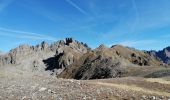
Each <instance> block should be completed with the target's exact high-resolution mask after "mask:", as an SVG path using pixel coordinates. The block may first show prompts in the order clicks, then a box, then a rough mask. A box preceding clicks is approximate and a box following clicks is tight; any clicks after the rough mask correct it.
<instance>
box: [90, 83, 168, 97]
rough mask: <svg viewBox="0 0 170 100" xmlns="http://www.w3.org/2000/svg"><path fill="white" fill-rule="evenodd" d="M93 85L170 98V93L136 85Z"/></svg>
mask: <svg viewBox="0 0 170 100" xmlns="http://www.w3.org/2000/svg"><path fill="white" fill-rule="evenodd" d="M91 83H92V84H95V85H101V86H109V87H116V88H120V89H125V90H132V91H137V92H143V93H147V94H156V95H162V96H170V93H167V92H159V91H154V90H149V89H146V88H142V87H137V86H135V85H125V84H115V83H105V82H91Z"/></svg>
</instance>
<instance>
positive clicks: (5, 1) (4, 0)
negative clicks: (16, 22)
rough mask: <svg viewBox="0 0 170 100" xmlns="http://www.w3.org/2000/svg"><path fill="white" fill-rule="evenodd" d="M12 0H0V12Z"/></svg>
mask: <svg viewBox="0 0 170 100" xmlns="http://www.w3.org/2000/svg"><path fill="white" fill-rule="evenodd" d="M13 1H14V0H1V1H0V12H1V11H3V10H4V9H5V8H6V7H8V6H9V5H10V4H11V3H12V2H13Z"/></svg>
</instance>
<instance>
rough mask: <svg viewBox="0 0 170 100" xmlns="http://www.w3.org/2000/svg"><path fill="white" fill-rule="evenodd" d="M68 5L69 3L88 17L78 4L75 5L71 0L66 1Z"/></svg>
mask: <svg viewBox="0 0 170 100" xmlns="http://www.w3.org/2000/svg"><path fill="white" fill-rule="evenodd" d="M65 1H66V2H67V3H69V4H70V5H72V6H73V7H74V8H76V9H77V10H78V11H80V12H81V13H82V14H84V15H88V13H87V12H86V11H85V10H83V9H82V8H81V7H79V6H78V5H77V4H75V3H74V2H73V1H71V0H65Z"/></svg>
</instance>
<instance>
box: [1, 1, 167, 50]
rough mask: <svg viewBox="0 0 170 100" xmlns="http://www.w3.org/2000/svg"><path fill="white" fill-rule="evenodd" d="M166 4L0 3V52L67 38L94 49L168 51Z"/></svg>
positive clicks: (144, 2) (92, 2)
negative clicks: (166, 48) (127, 47)
mask: <svg viewBox="0 0 170 100" xmlns="http://www.w3.org/2000/svg"><path fill="white" fill-rule="evenodd" d="M169 5H170V0H0V50H1V51H9V50H10V49H11V48H14V47H17V46H18V45H20V44H25V43H27V44H30V45H36V44H38V43H40V42H42V41H48V42H49V43H51V42H53V41H57V40H59V39H64V38H65V37H73V38H74V39H76V40H79V41H82V42H85V43H87V44H88V45H89V46H90V47H92V48H95V47H97V46H99V45H100V44H105V45H107V46H111V45H114V44H122V45H125V46H130V47H135V48H137V49H142V50H151V49H155V50H160V49H162V48H164V47H166V46H170V40H169V38H170V6H169Z"/></svg>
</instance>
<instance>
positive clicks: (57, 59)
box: [0, 38, 89, 71]
mask: <svg viewBox="0 0 170 100" xmlns="http://www.w3.org/2000/svg"><path fill="white" fill-rule="evenodd" d="M88 49H89V48H88V47H87V46H85V45H84V44H83V43H79V42H78V41H75V40H74V39H72V38H67V39H65V40H60V41H57V42H54V43H52V44H51V45H49V44H48V43H47V42H45V41H43V42H42V43H41V44H39V45H36V46H29V45H26V44H25V45H21V46H19V47H17V48H15V49H12V50H11V51H10V52H9V53H7V54H5V55H0V66H2V67H3V66H16V67H19V69H22V70H29V69H30V71H32V69H36V68H38V69H41V70H43V68H44V71H45V69H46V70H50V71H54V70H58V69H64V68H66V67H67V66H68V65H70V64H72V63H73V62H74V60H75V59H78V58H79V56H81V55H82V54H84V53H86V52H87V50H88Z"/></svg>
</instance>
